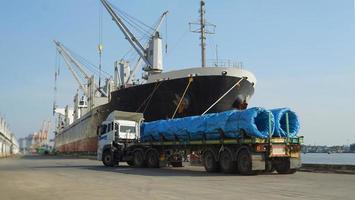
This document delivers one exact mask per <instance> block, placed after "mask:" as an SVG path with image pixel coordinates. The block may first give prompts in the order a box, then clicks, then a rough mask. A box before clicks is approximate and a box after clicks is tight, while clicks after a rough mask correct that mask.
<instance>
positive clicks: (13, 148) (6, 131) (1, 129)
mask: <svg viewBox="0 0 355 200" xmlns="http://www.w3.org/2000/svg"><path fill="white" fill-rule="evenodd" d="M18 151H19V144H18V143H17V140H16V138H15V135H14V134H13V133H12V132H11V130H10V127H9V125H8V124H7V123H6V121H5V119H4V118H2V117H0V157H7V156H10V155H12V154H17V153H18Z"/></svg>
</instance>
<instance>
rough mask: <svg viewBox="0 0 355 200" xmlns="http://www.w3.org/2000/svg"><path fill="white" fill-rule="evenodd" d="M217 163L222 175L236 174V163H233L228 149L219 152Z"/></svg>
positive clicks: (230, 151) (231, 154)
mask: <svg viewBox="0 0 355 200" xmlns="http://www.w3.org/2000/svg"><path fill="white" fill-rule="evenodd" d="M219 163H220V166H221V169H222V171H223V172H224V173H229V174H230V173H236V172H237V163H236V162H235V161H233V153H232V150H230V149H229V148H228V147H226V148H225V149H224V151H222V152H221V154H220V156H219Z"/></svg>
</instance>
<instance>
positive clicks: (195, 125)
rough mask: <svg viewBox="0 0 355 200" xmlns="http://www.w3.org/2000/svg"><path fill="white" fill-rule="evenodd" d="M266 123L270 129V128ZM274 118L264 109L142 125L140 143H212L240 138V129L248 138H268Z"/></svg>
mask: <svg viewBox="0 0 355 200" xmlns="http://www.w3.org/2000/svg"><path fill="white" fill-rule="evenodd" d="M269 123H270V125H271V127H270V128H269ZM274 124H275V123H274V116H273V115H272V113H271V112H270V111H268V110H266V109H264V108H259V107H255V108H250V109H247V110H243V111H238V110H230V111H225V112H221V113H212V114H206V115H202V116H192V117H184V118H179V119H168V120H158V121H153V122H145V123H143V124H142V127H141V140H142V141H144V142H147V141H159V140H161V139H164V140H167V141H173V140H180V141H186V140H201V139H207V140H213V139H220V138H221V133H223V135H224V137H225V138H239V137H241V132H242V131H241V130H243V132H244V133H246V134H247V135H249V136H254V137H259V138H267V137H268V136H269V132H270V131H271V133H272V132H273V131H274V128H275V125H274Z"/></svg>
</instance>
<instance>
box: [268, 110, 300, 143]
mask: <svg viewBox="0 0 355 200" xmlns="http://www.w3.org/2000/svg"><path fill="white" fill-rule="evenodd" d="M271 112H272V114H273V115H274V118H275V131H274V134H273V136H275V137H295V136H296V135H297V133H298V131H299V129H300V123H299V121H298V117H297V115H296V113H295V112H293V111H291V110H290V109H289V108H277V109H272V110H271ZM286 115H288V127H287V122H286V121H287V116H286ZM287 128H288V129H289V133H288V134H287Z"/></svg>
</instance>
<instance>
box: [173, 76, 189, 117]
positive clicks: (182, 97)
mask: <svg viewBox="0 0 355 200" xmlns="http://www.w3.org/2000/svg"><path fill="white" fill-rule="evenodd" d="M192 81H193V78H192V77H190V78H189V82H188V83H187V86H186V88H185V91H184V93H183V94H182V96H181V98H180V101H179V103H178V105H177V106H176V109H175V111H174V114H173V116H171V119H174V117H175V115H176V112H177V111H178V109H179V107H180V105H181V102H182V100H183V99H184V97H185V95H186V92H187V90H188V89H189V87H190V85H191V83H192Z"/></svg>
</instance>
